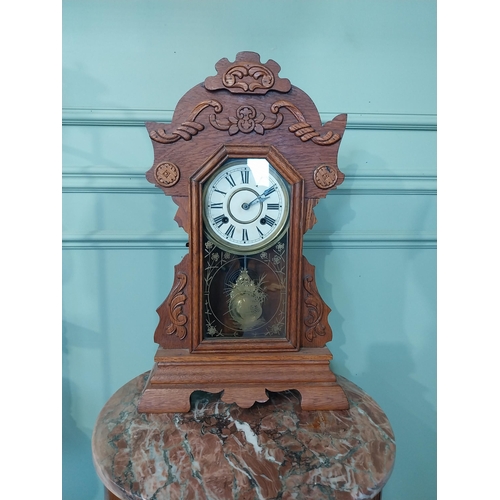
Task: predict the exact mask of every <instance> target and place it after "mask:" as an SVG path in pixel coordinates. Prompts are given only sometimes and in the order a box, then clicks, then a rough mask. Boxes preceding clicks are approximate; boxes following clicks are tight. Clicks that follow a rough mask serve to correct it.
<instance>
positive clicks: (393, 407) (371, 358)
mask: <svg viewBox="0 0 500 500" xmlns="http://www.w3.org/2000/svg"><path fill="white" fill-rule="evenodd" d="M414 372H415V363H414V360H413V358H412V356H411V353H410V350H409V347H408V346H407V345H405V344H403V343H401V342H387V343H379V344H374V345H373V346H372V347H370V349H369V351H368V354H367V364H366V370H365V372H364V373H362V374H360V375H359V376H358V377H357V378H356V383H357V384H358V385H359V386H360V387H362V388H363V390H365V391H366V392H367V393H368V394H370V395H374V394H377V396H376V397H375V399H376V401H377V403H379V405H380V406H381V408H382V410H383V411H384V412H385V413H386V414H387V416H388V417H389V420H390V422H391V425H392V428H393V430H394V433H395V436H396V450H397V451H396V454H397V456H396V463H395V470H397V474H393V476H392V478H391V479H390V480H389V482H388V484H387V486H386V488H384V493H386V495H387V498H393V497H391V496H390V494H391V493H390V492H391V491H392V490H394V492H398V491H403V490H404V489H405V487H406V485H408V484H414V482H415V477H416V476H417V477H419V482H420V483H421V489H420V490H419V491H418V492H413V493H410V492H408V497H407V498H408V499H410V500H411V499H413V498H414V499H421V498H426V499H431V498H435V488H436V480H435V475H434V476H433V477H426V476H423V475H422V472H423V471H428V470H429V463H432V462H433V463H434V465H435V466H436V438H437V435H436V426H435V425H432V422H434V424H435V419H436V413H435V409H434V407H433V405H432V404H431V403H430V402H429V401H428V398H427V397H426V396H427V395H426V388H425V386H423V385H422V384H420V383H419V382H417V381H415V380H414ZM430 443H434V446H432V447H430V446H429V444H430ZM426 445H427V446H426ZM412 495H414V496H412Z"/></svg>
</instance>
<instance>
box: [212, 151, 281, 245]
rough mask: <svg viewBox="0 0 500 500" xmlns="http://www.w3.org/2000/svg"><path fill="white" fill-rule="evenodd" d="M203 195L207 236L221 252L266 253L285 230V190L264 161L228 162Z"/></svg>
mask: <svg viewBox="0 0 500 500" xmlns="http://www.w3.org/2000/svg"><path fill="white" fill-rule="evenodd" d="M203 193H204V197H203V218H204V222H205V229H206V232H207V234H208V237H209V238H210V239H212V240H213V241H214V242H215V243H216V244H217V245H218V246H220V247H221V248H223V249H226V250H229V251H231V252H233V251H234V252H238V253H240V254H250V253H253V252H255V251H258V250H265V249H266V248H268V247H270V246H271V245H272V244H273V243H275V242H276V241H277V240H278V239H279V238H280V236H281V235H282V234H283V232H284V231H285V230H286V228H287V224H288V212H289V193H288V188H287V186H286V184H285V183H284V181H283V180H282V178H281V176H280V175H279V174H278V173H277V172H276V171H275V170H274V168H273V167H272V166H271V165H270V164H269V162H268V161H267V160H265V159H263V158H249V159H246V160H231V161H229V162H228V163H227V164H226V165H224V166H223V167H222V168H221V169H219V170H218V171H217V172H216V174H215V175H214V176H213V177H212V178H211V179H209V181H208V182H207V183H206V185H205V187H204V189H203Z"/></svg>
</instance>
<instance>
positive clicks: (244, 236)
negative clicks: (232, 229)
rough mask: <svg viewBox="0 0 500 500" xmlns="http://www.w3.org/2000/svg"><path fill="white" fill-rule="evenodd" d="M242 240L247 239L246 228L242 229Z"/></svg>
mask: <svg viewBox="0 0 500 500" xmlns="http://www.w3.org/2000/svg"><path fill="white" fill-rule="evenodd" d="M243 241H248V233H247V230H246V229H243Z"/></svg>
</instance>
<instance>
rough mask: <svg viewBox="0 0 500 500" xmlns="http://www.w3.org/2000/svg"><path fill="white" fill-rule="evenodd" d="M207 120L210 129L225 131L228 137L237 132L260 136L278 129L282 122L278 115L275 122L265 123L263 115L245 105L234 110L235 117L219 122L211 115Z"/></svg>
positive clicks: (279, 114) (280, 115) (280, 116)
mask: <svg viewBox="0 0 500 500" xmlns="http://www.w3.org/2000/svg"><path fill="white" fill-rule="evenodd" d="M209 119H210V123H211V125H212V127H214V128H216V129H217V130H227V131H228V133H229V135H234V134H237V133H238V132H243V133H244V134H248V133H250V132H254V131H255V132H256V133H257V134H261V135H262V134H263V133H264V131H265V130H269V129H273V128H276V127H279V126H280V124H281V122H282V121H283V115H282V114H281V113H278V114H277V115H276V118H275V120H271V121H268V122H265V121H264V120H265V119H266V117H265V115H264V113H259V114H257V110H256V109H255V108H254V107H253V106H250V105H248V104H247V105H245V106H240V107H239V108H238V109H237V110H236V116H230V117H228V118H227V119H223V120H220V121H219V120H217V116H216V115H214V114H212V115H210V117H209Z"/></svg>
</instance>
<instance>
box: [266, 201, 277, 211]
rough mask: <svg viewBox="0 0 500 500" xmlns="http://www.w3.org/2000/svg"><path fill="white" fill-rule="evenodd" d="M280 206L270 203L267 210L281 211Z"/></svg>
mask: <svg viewBox="0 0 500 500" xmlns="http://www.w3.org/2000/svg"><path fill="white" fill-rule="evenodd" d="M279 208H280V204H279V203H268V204H267V209H268V210H279Z"/></svg>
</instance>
